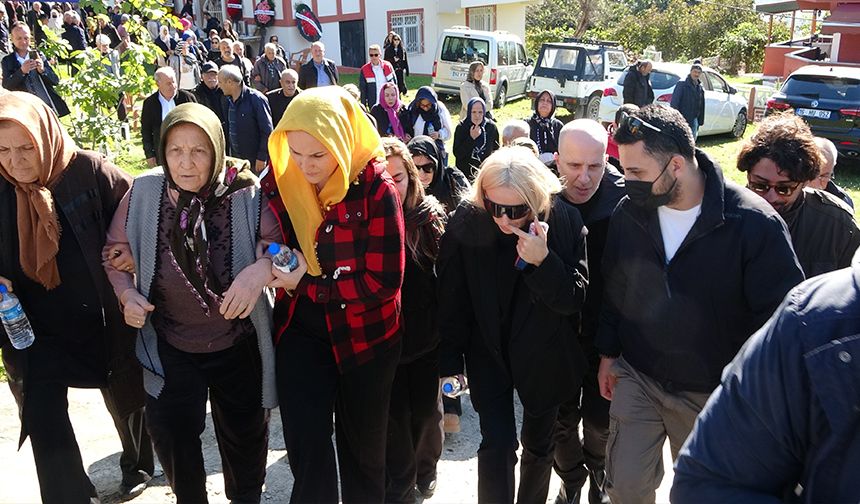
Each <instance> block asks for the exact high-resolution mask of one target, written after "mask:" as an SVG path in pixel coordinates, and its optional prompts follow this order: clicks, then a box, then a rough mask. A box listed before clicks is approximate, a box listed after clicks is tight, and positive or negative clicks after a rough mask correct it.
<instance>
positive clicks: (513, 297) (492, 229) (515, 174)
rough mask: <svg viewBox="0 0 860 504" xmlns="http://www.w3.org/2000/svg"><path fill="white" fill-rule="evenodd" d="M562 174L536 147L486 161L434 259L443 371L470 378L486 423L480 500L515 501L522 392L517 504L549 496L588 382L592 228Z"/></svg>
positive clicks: (513, 150) (510, 150)
mask: <svg viewBox="0 0 860 504" xmlns="http://www.w3.org/2000/svg"><path fill="white" fill-rule="evenodd" d="M560 191H561V183H560V182H559V180H558V178H556V177H555V175H553V174H552V172H550V171H549V169H548V168H547V167H546V166H545V165H544V164H543V163H541V162H540V161H539V160H538V159H537V158H536V157H535V155H534V154H533V153H532V152H530V151H529V150H528V149H525V148H522V147H507V148H504V149H501V150H499V151H497V152H496V153H494V154H492V155H491V156H490V157H489V158H487V160H486V161H484V163H483V165H482V167H481V170H480V171H479V172H478V176H477V178H476V180H475V184H474V186H473V188H472V192H471V194H470V195H469V196H468V197H467V199H466V201H464V203H463V204H461V205H460V206H459V207H458V209H457V210H456V212H454V214H453V215H452V216H451V219H450V221H449V224H448V227H447V228H446V232H445V235H444V236H443V237H442V242H441V245H440V252H439V258H438V260H437V263H436V267H437V273H438V275H439V280H438V282H439V315H438V320H439V333H440V337H441V344H440V363H439V365H440V376H443V377H457V378H458V379H459V380H460V382H461V384H462V383H464V382H465V380H464V379H463V372H464V369H465V368H468V370H469V380H470V382H471V383H469V389H470V390H471V399H472V405H473V406H474V408H475V410H476V411H477V412H478V415H479V418H480V425H481V438H482V439H481V446H480V448H479V450H478V502H493V503H513V502H514V466H515V465H516V462H517V456H516V450H517V446H518V444H517V433H516V427H515V426H516V423H515V419H514V390H516V391H517V394H518V396H519V398H520V400H521V402H522V404H523V425H522V431H521V442H522V443H523V456H522V461H521V462H522V463H521V466H520V478H519V481H520V485H519V491H518V494H517V501H518V502H546V499H547V491H548V487H549V478H550V473H551V472H552V460H553V449H554V442H553V425H554V423H555V420H556V416H557V414H558V408H559V405H560V404H562V403H563V402H565V401H567V400H570V399H571V398H572V395H573V393H574V391H575V390H578V388H577V387H579V386H580V382H581V380H582V376H583V373H584V371H585V366H586V363H585V358H584V355H583V352H582V350H581V349H580V347H579V344H578V343H577V340H576V338H575V336H574V335H575V334H576V332H575V323H576V320H577V317H576V315H577V314H578V313H579V311H580V309H581V308H582V304H583V301H584V299H585V288H586V284H587V276H588V271H587V266H586V257H585V256H586V254H585V234H586V229H585V226H584V224H583V222H582V218H581V217H580V215H579V212H578V211H577V210H576V209H574V208H572V207H571V206H570V205H566V204H564V203H563V202H562V201H561V200H560V199H559V198H558V197H557V194H558V193H559V192H560Z"/></svg>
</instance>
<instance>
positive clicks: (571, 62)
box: [540, 47, 579, 72]
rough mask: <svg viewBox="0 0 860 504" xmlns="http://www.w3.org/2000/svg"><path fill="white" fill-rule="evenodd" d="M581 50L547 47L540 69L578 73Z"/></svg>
mask: <svg viewBox="0 0 860 504" xmlns="http://www.w3.org/2000/svg"><path fill="white" fill-rule="evenodd" d="M578 59H579V49H575V48H567V47H547V48H546V50H545V51H544V53H543V57H542V58H541V61H540V68H550V69H554V70H567V71H571V72H573V71H576V63H577V60H578Z"/></svg>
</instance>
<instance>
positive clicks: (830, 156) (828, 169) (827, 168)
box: [806, 137, 839, 190]
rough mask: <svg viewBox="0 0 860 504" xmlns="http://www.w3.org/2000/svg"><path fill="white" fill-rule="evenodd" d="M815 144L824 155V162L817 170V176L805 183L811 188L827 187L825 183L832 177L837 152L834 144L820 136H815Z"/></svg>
mask: <svg viewBox="0 0 860 504" xmlns="http://www.w3.org/2000/svg"><path fill="white" fill-rule="evenodd" d="M815 145H817V146H818V150H820V151H821V155H822V156H823V157H824V164H823V165H821V170H820V171H819V172H818V177H817V178H815V179H813V180H812V181H811V182H809V183H808V184H806V185H807V186H808V187H811V188H813V189H822V190H824V189H827V184H828V183H829V182H830V180H831V179H832V178H833V170H834V168H835V167H836V156H838V155H839V153H838V152H837V151H836V145H834V144H833V142H831V141H830V140H828V139H826V138H822V137H815Z"/></svg>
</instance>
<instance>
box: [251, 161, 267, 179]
mask: <svg viewBox="0 0 860 504" xmlns="http://www.w3.org/2000/svg"><path fill="white" fill-rule="evenodd" d="M265 168H266V162H265V161H261V160H259V159H258V160H256V161H255V162H254V172H255V173H256V174H257V175H259V174H260V173H262V172H263V170H264V169H265Z"/></svg>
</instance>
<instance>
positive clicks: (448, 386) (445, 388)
mask: <svg viewBox="0 0 860 504" xmlns="http://www.w3.org/2000/svg"><path fill="white" fill-rule="evenodd" d="M453 391H454V385H452V384H450V383H443V384H442V392H445V393H446V394H450V393H451V392H453Z"/></svg>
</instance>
